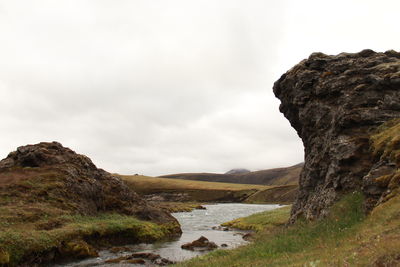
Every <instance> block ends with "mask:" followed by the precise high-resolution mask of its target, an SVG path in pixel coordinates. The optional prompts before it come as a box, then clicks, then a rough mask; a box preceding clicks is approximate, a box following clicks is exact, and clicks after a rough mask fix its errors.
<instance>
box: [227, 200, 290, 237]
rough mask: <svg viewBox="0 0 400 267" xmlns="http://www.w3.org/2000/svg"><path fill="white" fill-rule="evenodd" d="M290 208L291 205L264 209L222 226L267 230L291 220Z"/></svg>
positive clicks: (259, 230) (258, 230)
mask: <svg viewBox="0 0 400 267" xmlns="http://www.w3.org/2000/svg"><path fill="white" fill-rule="evenodd" d="M290 209H291V206H285V207H282V208H279V209H275V210H271V211H264V212H260V213H256V214H253V215H250V216H248V217H243V218H238V219H235V220H232V221H229V222H226V223H223V224H222V226H227V227H232V228H237V229H241V230H255V231H257V232H261V231H262V230H264V231H266V230H268V229H274V228H276V227H277V226H282V225H285V224H286V223H287V221H288V220H289V213H290Z"/></svg>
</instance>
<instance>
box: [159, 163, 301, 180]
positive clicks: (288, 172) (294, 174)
mask: <svg viewBox="0 0 400 267" xmlns="http://www.w3.org/2000/svg"><path fill="white" fill-rule="evenodd" d="M302 167H303V163H300V164H297V165H294V166H291V167H287V168H275V169H268V170H261V171H254V172H243V173H237V174H229V173H226V174H217V173H179V174H170V175H163V176H160V177H162V178H172V179H184V180H197V181H208V182H222V183H237V184H260V185H289V184H297V183H298V179H299V176H300V172H301V169H302Z"/></svg>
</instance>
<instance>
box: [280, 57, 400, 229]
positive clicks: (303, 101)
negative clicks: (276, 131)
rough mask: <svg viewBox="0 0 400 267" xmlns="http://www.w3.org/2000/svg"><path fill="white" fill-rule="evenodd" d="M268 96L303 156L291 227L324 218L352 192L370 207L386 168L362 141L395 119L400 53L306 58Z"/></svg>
mask: <svg viewBox="0 0 400 267" xmlns="http://www.w3.org/2000/svg"><path fill="white" fill-rule="evenodd" d="M274 93H275V95H276V96H277V97H278V98H279V99H280V100H281V105H280V111H281V112H282V113H283V114H284V115H285V117H286V118H287V119H288V120H289V121H290V123H291V125H292V126H293V127H294V128H295V130H296V131H297V133H298V135H299V136H300V138H301V139H302V141H303V144H304V151H305V164H304V168H303V171H302V173H301V177H300V182H299V184H300V192H299V194H298V197H297V200H296V202H295V204H294V205H293V209H292V215H291V221H292V222H294V221H295V220H296V219H297V218H298V217H299V216H304V217H305V218H307V219H310V220H312V219H316V218H319V217H321V216H325V215H327V214H328V212H329V207H330V206H331V205H332V204H333V203H334V202H335V201H336V200H338V199H339V198H340V197H341V196H342V195H343V194H345V193H348V192H351V191H355V190H364V194H365V196H366V203H367V205H366V207H367V209H371V208H373V206H374V205H375V204H376V203H377V199H379V197H380V195H382V193H383V192H382V188H378V187H376V186H375V179H376V178H378V177H381V176H382V175H383V174H389V173H391V172H392V171H393V170H394V169H393V168H392V167H391V164H392V162H390V160H387V161H386V162H383V161H380V160H378V159H377V158H376V156H375V155H374V154H373V153H372V151H371V138H370V137H371V135H372V134H373V133H374V131H375V130H376V129H377V127H378V126H380V125H382V124H383V123H384V122H386V121H389V120H392V119H395V118H399V117H400V53H398V52H396V51H393V50H390V51H387V52H385V53H376V52H374V51H372V50H363V51H361V52H359V53H341V54H339V55H336V56H329V55H325V54H323V53H313V54H312V55H311V56H310V57H309V58H308V59H305V60H303V61H301V62H300V63H299V64H298V65H296V66H294V67H293V68H292V69H291V70H289V71H288V72H287V73H285V74H284V75H282V77H281V78H280V79H279V80H278V81H276V82H275V84H274ZM374 172H375V173H374ZM371 179H372V180H373V182H372V183H371ZM367 180H368V181H369V184H370V185H374V186H375V188H373V187H374V186H366V184H367V182H366V181H367ZM372 191H373V192H372ZM368 203H369V204H368Z"/></svg>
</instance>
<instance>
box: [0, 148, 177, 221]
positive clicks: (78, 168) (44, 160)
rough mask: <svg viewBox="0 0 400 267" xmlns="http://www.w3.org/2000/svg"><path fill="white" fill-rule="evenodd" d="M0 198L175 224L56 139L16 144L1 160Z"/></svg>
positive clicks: (123, 184) (164, 214)
mask: <svg viewBox="0 0 400 267" xmlns="http://www.w3.org/2000/svg"><path fill="white" fill-rule="evenodd" d="M0 197H2V198H3V199H18V202H19V203H36V204H38V206H40V205H42V204H40V203H46V205H49V206H51V207H52V208H55V209H59V210H61V211H63V212H67V211H68V212H72V213H78V214H81V215H96V214H97V213H100V212H115V213H120V214H125V215H135V216H136V217H138V218H140V219H145V220H150V221H154V222H163V223H165V222H175V219H174V218H173V217H172V216H171V215H170V214H169V213H167V212H165V211H162V210H160V209H157V208H155V207H152V206H150V205H148V204H147V202H146V201H144V200H143V199H141V198H140V197H139V196H138V195H137V194H136V193H135V192H134V191H132V190H131V189H130V188H128V187H127V186H126V185H125V183H124V182H123V181H122V180H121V179H119V178H117V177H114V176H112V175H111V174H109V173H108V172H106V171H104V170H102V169H98V168H97V167H96V166H95V165H94V164H93V163H92V161H91V160H90V159H89V158H88V157H86V156H83V155H79V154H77V153H75V152H74V151H72V150H71V149H69V148H65V147H63V146H62V145H61V144H60V143H57V142H52V143H39V144H36V145H27V146H22V147H19V148H18V149H17V150H16V151H14V152H11V153H10V154H9V155H8V156H7V158H5V159H3V160H2V161H0Z"/></svg>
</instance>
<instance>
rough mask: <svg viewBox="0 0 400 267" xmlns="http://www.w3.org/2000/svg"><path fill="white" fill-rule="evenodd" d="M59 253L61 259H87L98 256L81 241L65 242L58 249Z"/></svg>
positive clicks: (89, 246)
mask: <svg viewBox="0 0 400 267" xmlns="http://www.w3.org/2000/svg"><path fill="white" fill-rule="evenodd" d="M59 252H60V253H61V255H62V257H74V258H87V257H97V256H99V254H98V253H97V251H96V249H94V248H93V247H92V246H91V245H89V244H88V243H86V242H85V241H83V240H73V241H69V242H66V243H65V244H64V245H63V246H61V247H60V248H59Z"/></svg>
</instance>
